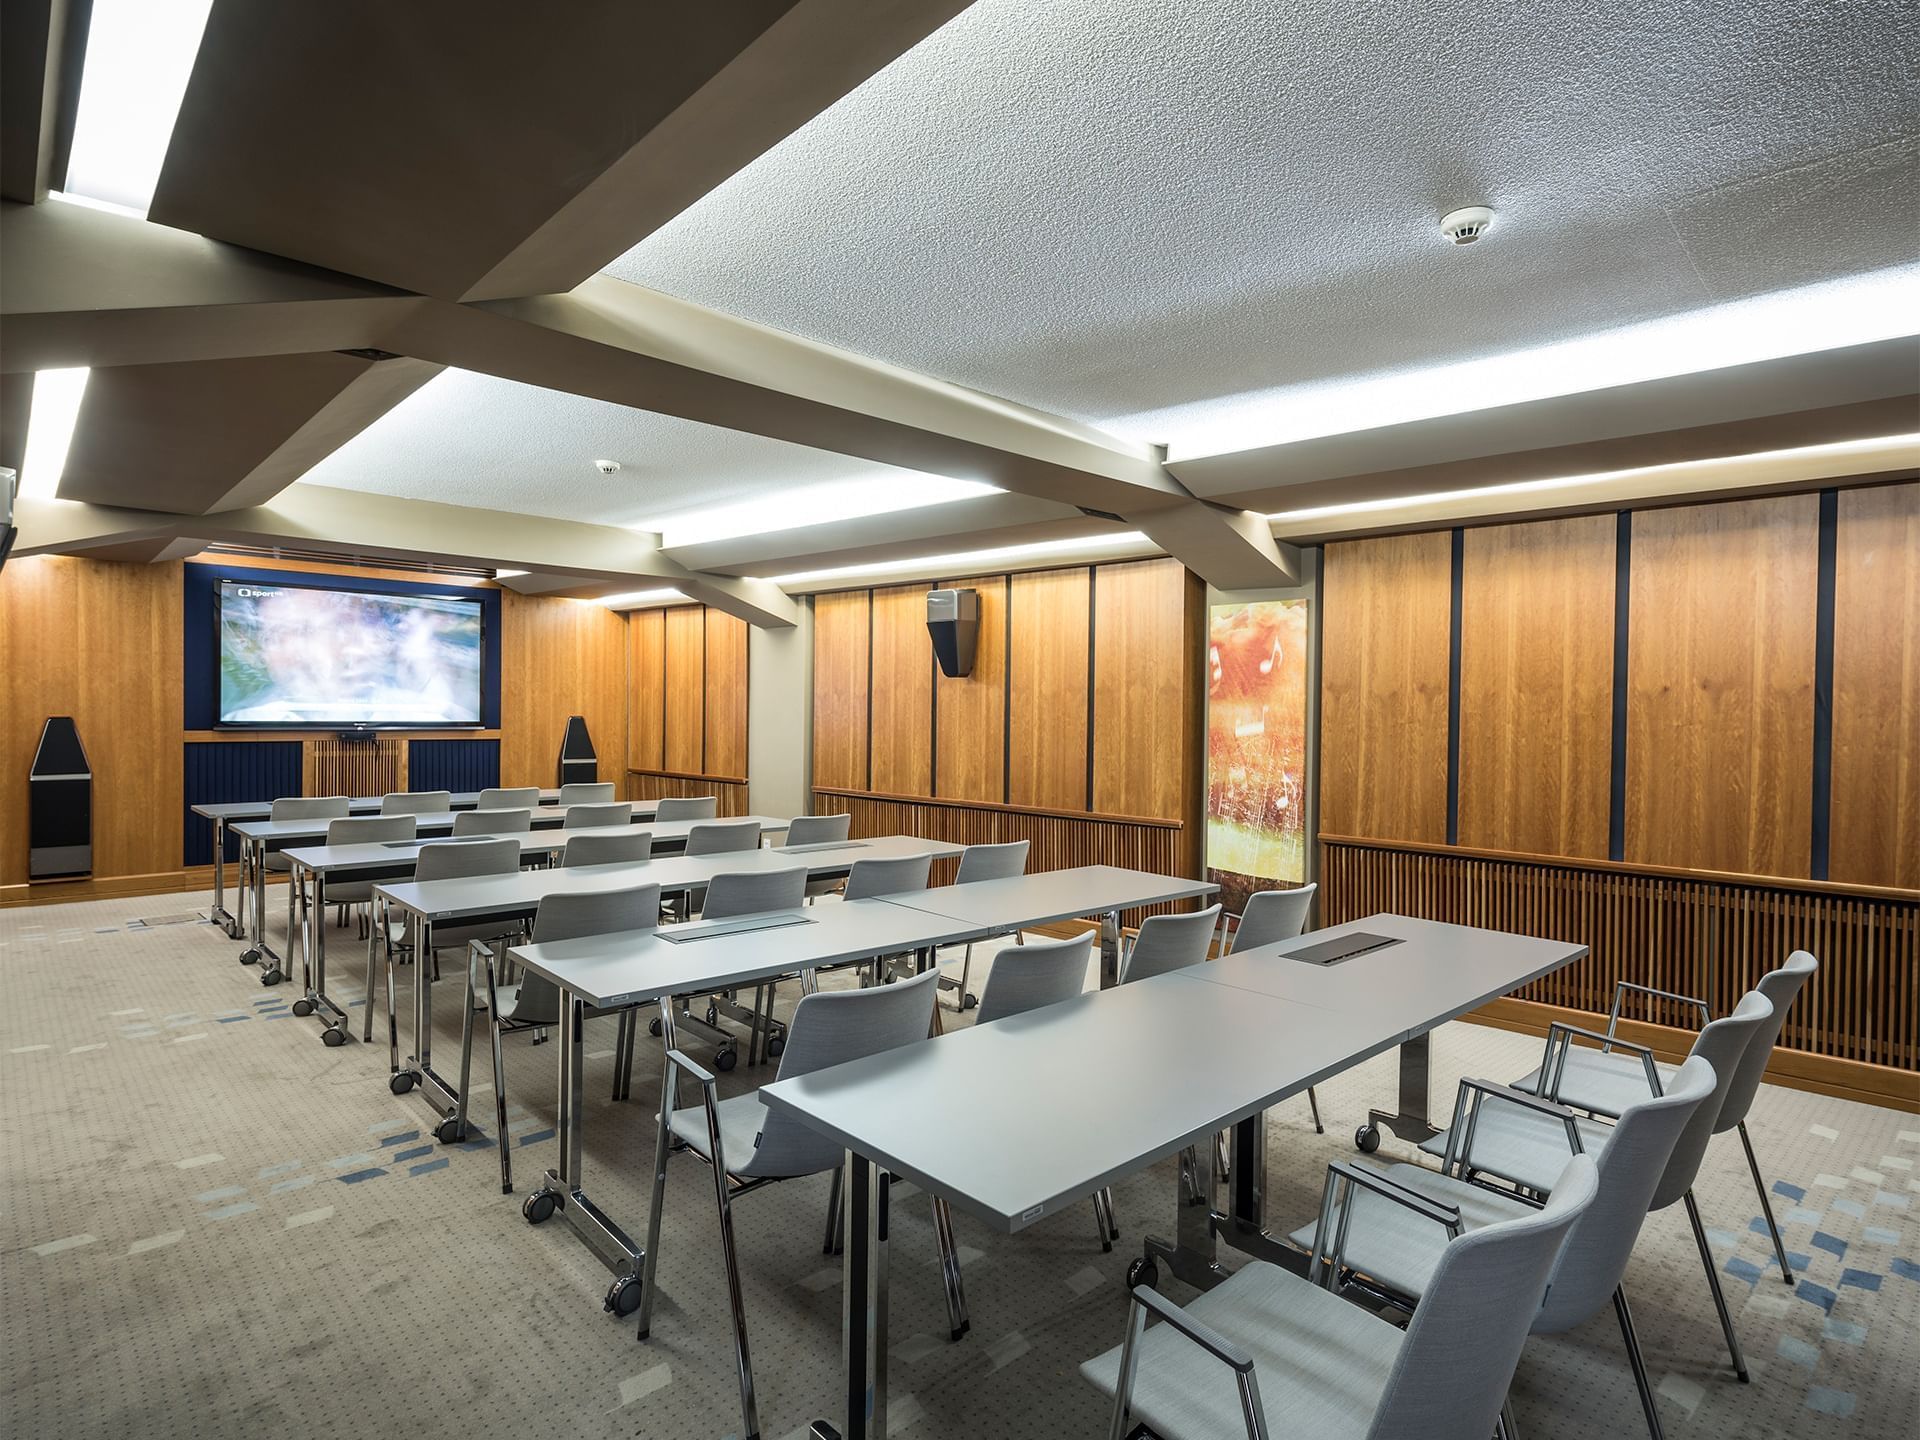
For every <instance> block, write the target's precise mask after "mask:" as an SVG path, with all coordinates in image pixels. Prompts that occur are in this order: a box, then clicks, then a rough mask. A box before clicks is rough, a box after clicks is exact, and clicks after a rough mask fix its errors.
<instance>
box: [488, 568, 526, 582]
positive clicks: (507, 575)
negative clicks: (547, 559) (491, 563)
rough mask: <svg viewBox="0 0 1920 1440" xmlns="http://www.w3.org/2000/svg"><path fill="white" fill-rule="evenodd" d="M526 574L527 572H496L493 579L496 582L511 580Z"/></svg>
mask: <svg viewBox="0 0 1920 1440" xmlns="http://www.w3.org/2000/svg"><path fill="white" fill-rule="evenodd" d="M526 573H527V572H526V571H525V570H496V571H494V572H493V578H494V579H496V580H511V579H513V577H514V576H516V575H525V574H526Z"/></svg>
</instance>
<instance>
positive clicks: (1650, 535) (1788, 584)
mask: <svg viewBox="0 0 1920 1440" xmlns="http://www.w3.org/2000/svg"><path fill="white" fill-rule="evenodd" d="M1819 506H1820V501H1819V497H1818V496H1816V495H1788V496H1781V497H1778V498H1772V499H1764V500H1742V501H1737V502H1731V503H1722V504H1715V505H1691V506H1684V507H1678V508H1675V509H1670V510H1647V511H1641V512H1639V513H1637V514H1635V515H1634V517H1633V553H1632V585H1631V591H1632V594H1631V602H1630V607H1631V608H1630V612H1629V618H1628V626H1629V630H1630V635H1629V640H1628V647H1627V776H1626V852H1625V858H1626V859H1628V860H1630V861H1639V862H1643V863H1646V864H1653V865H1675V866H1684V867H1687V868H1690V869H1695V870H1719V871H1731V872H1734V873H1737V874H1746V875H1788V876H1805V875H1806V874H1807V873H1808V864H1809V849H1810V845H1811V835H1812V829H1811V827H1812V804H1813V673H1814V669H1813V660H1814V617H1815V601H1816V596H1815V591H1816V584H1817V573H1818V564H1817V558H1818V547H1819Z"/></svg>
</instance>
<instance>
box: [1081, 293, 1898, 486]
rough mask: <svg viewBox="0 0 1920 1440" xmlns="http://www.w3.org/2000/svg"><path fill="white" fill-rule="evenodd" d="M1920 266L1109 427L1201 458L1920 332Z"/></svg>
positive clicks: (1175, 458) (1172, 454)
mask: <svg viewBox="0 0 1920 1440" xmlns="http://www.w3.org/2000/svg"><path fill="white" fill-rule="evenodd" d="M1916 313H1920V265H1906V266H1899V267H1894V268H1891V269H1886V270H1876V271H1872V272H1869V273H1867V274H1864V275H1857V276H1851V277H1848V278H1846V279H1842V280H1832V281H1826V282H1823V283H1821V284H1818V285H1807V286H1802V287H1800V288H1798V289H1794V290H1778V291H1775V292H1773V293H1772V294H1768V295H1758V296H1754V297H1752V298H1750V299H1746V300H1735V301H1730V302H1728V303H1726V304H1723V305H1714V306H1709V307H1707V308H1705V309H1701V310H1693V311H1688V312H1687V313H1685V314H1681V315H1670V316H1667V317H1665V318H1663V319H1659V320H1648V321H1643V322H1640V323H1638V324H1633V325H1625V326H1622V327H1620V328H1619V329H1615V330H1607V331H1602V332H1600V333H1597V334H1592V335H1583V336H1580V337H1579V338H1577V339H1573V340H1566V341H1561V342H1559V343H1557V344H1552V345H1540V346H1534V347H1531V348H1529V349H1525V350H1514V351H1510V352H1508V353H1506V354H1503V355H1476V356H1475V357H1474V358H1472V359H1469V360H1462V361H1459V362H1457V363H1452V364H1446V365H1436V366H1429V367H1426V368H1423V369H1419V370H1408V371H1400V372H1396V373H1392V374H1386V375H1379V376H1375V377H1373V378H1369V379H1358V380H1339V381H1329V382H1326V383H1324V384H1308V385H1292V386H1282V387H1276V388H1273V389H1268V390H1261V391H1255V392H1252V393H1250V394H1247V395H1243V396H1240V397H1237V398H1232V399H1227V400H1222V401H1202V402H1198V403H1195V404H1192V405H1183V406H1178V407H1173V408H1170V409H1167V410H1161V411H1153V412H1147V413H1143V414H1138V415H1131V416H1126V417H1120V418H1116V419H1113V420H1110V421H1108V422H1107V425H1108V428H1109V429H1112V430H1115V431H1117V432H1118V433H1121V434H1134V433H1137V432H1139V431H1141V430H1143V429H1150V430H1152V431H1154V432H1155V433H1156V434H1157V435H1158V437H1159V438H1160V439H1162V440H1164V441H1166V442H1168V449H1169V459H1170V461H1171V462H1172V463H1173V464H1176V465H1177V464H1179V462H1180V461H1182V460H1198V459H1202V458H1205V457H1209V456H1214V455H1229V454H1234V453H1237V452H1239V451H1243V450H1256V449H1263V448H1265V447H1267V446H1272V445H1287V444H1292V443H1294V442H1295V441H1300V440H1313V439H1318V438H1320V437H1322V436H1327V435H1344V434H1350V433H1354V432H1358V431H1364V430H1375V429H1379V428H1381V427H1382V426H1387V425H1400V424H1405V423H1408V422H1410V421H1415V420H1431V419H1435V418H1437V417H1440V416H1444V415H1464V414H1469V413H1471V412H1474V411H1479V410H1489V409H1493V408H1495V407H1497V406H1502V405H1516V404H1523V403H1526V402H1528V401H1534V400H1546V399H1551V398H1554V397H1556V396H1562V395H1578V394H1584V393H1586V392H1588V391H1591V390H1601V389H1607V388H1609V387H1612V386H1616V385H1631V384H1637V383H1640V382H1643V381H1648V380H1663V379H1670V378H1672V377H1674V376H1679V375H1695V374H1701V373H1704V372H1706V371H1709V370H1721V369H1725V368H1727V367H1728V366H1732V365H1747V364H1753V363H1755V362H1758V361H1762V360H1777V359H1781V358H1783V357H1785V356H1789V355H1809V354H1813V353H1816V352H1818V351H1822V350H1835V349H1839V348H1841V347H1843V346H1849V345H1865V344H1870V343H1872V342H1874V341H1877V340H1892V339H1896V338H1898V337H1900V336H1903V335H1912V334H1914V333H1915V330H1916V329H1917V328H1920V325H1916V322H1915V319H1914V316H1915V315H1916Z"/></svg>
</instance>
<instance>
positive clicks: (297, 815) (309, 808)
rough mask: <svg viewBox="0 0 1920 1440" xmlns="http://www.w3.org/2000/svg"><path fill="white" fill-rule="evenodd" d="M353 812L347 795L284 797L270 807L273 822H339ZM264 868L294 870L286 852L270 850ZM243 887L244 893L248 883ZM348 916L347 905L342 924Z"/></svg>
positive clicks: (304, 906)
mask: <svg viewBox="0 0 1920 1440" xmlns="http://www.w3.org/2000/svg"><path fill="white" fill-rule="evenodd" d="M352 810H353V803H352V802H351V801H350V800H348V799H347V797H346V796H345V795H283V796H281V797H280V798H279V799H278V800H275V801H274V802H273V803H272V804H271V805H269V806H268V807H267V818H268V819H269V820H339V819H342V818H344V817H345V816H347V815H349V814H351V813H352ZM262 865H263V868H264V869H265V870H266V872H267V873H268V874H269V875H287V874H291V873H292V871H293V862H292V861H291V860H289V859H287V856H286V852H285V851H284V850H269V851H267V852H266V856H265V858H264V860H263V861H262ZM241 888H242V890H243V891H244V889H245V884H244V882H243V883H242V887H241ZM300 909H301V912H302V913H303V914H304V913H305V912H306V909H307V897H306V892H305V890H304V889H303V890H302V891H301V894H300ZM346 914H347V907H346V906H345V905H344V904H343V905H341V906H340V920H341V923H342V924H344V923H346ZM321 918H322V919H324V918H325V917H324V916H322V917H321ZM287 945H288V947H289V948H291V947H292V945H293V937H292V936H288V937H287Z"/></svg>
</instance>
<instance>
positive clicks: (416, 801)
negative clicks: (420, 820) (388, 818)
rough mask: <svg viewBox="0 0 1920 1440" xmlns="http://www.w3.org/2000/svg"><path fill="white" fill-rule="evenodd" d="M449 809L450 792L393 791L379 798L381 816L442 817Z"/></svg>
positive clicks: (451, 799)
mask: <svg viewBox="0 0 1920 1440" xmlns="http://www.w3.org/2000/svg"><path fill="white" fill-rule="evenodd" d="M451 809H453V792H452V791H451V790H394V791H391V792H389V793H388V794H385V795H382V796H381V797H380V813H381V814H382V815H444V814H446V813H447V812H448V811H449V810H451Z"/></svg>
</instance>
